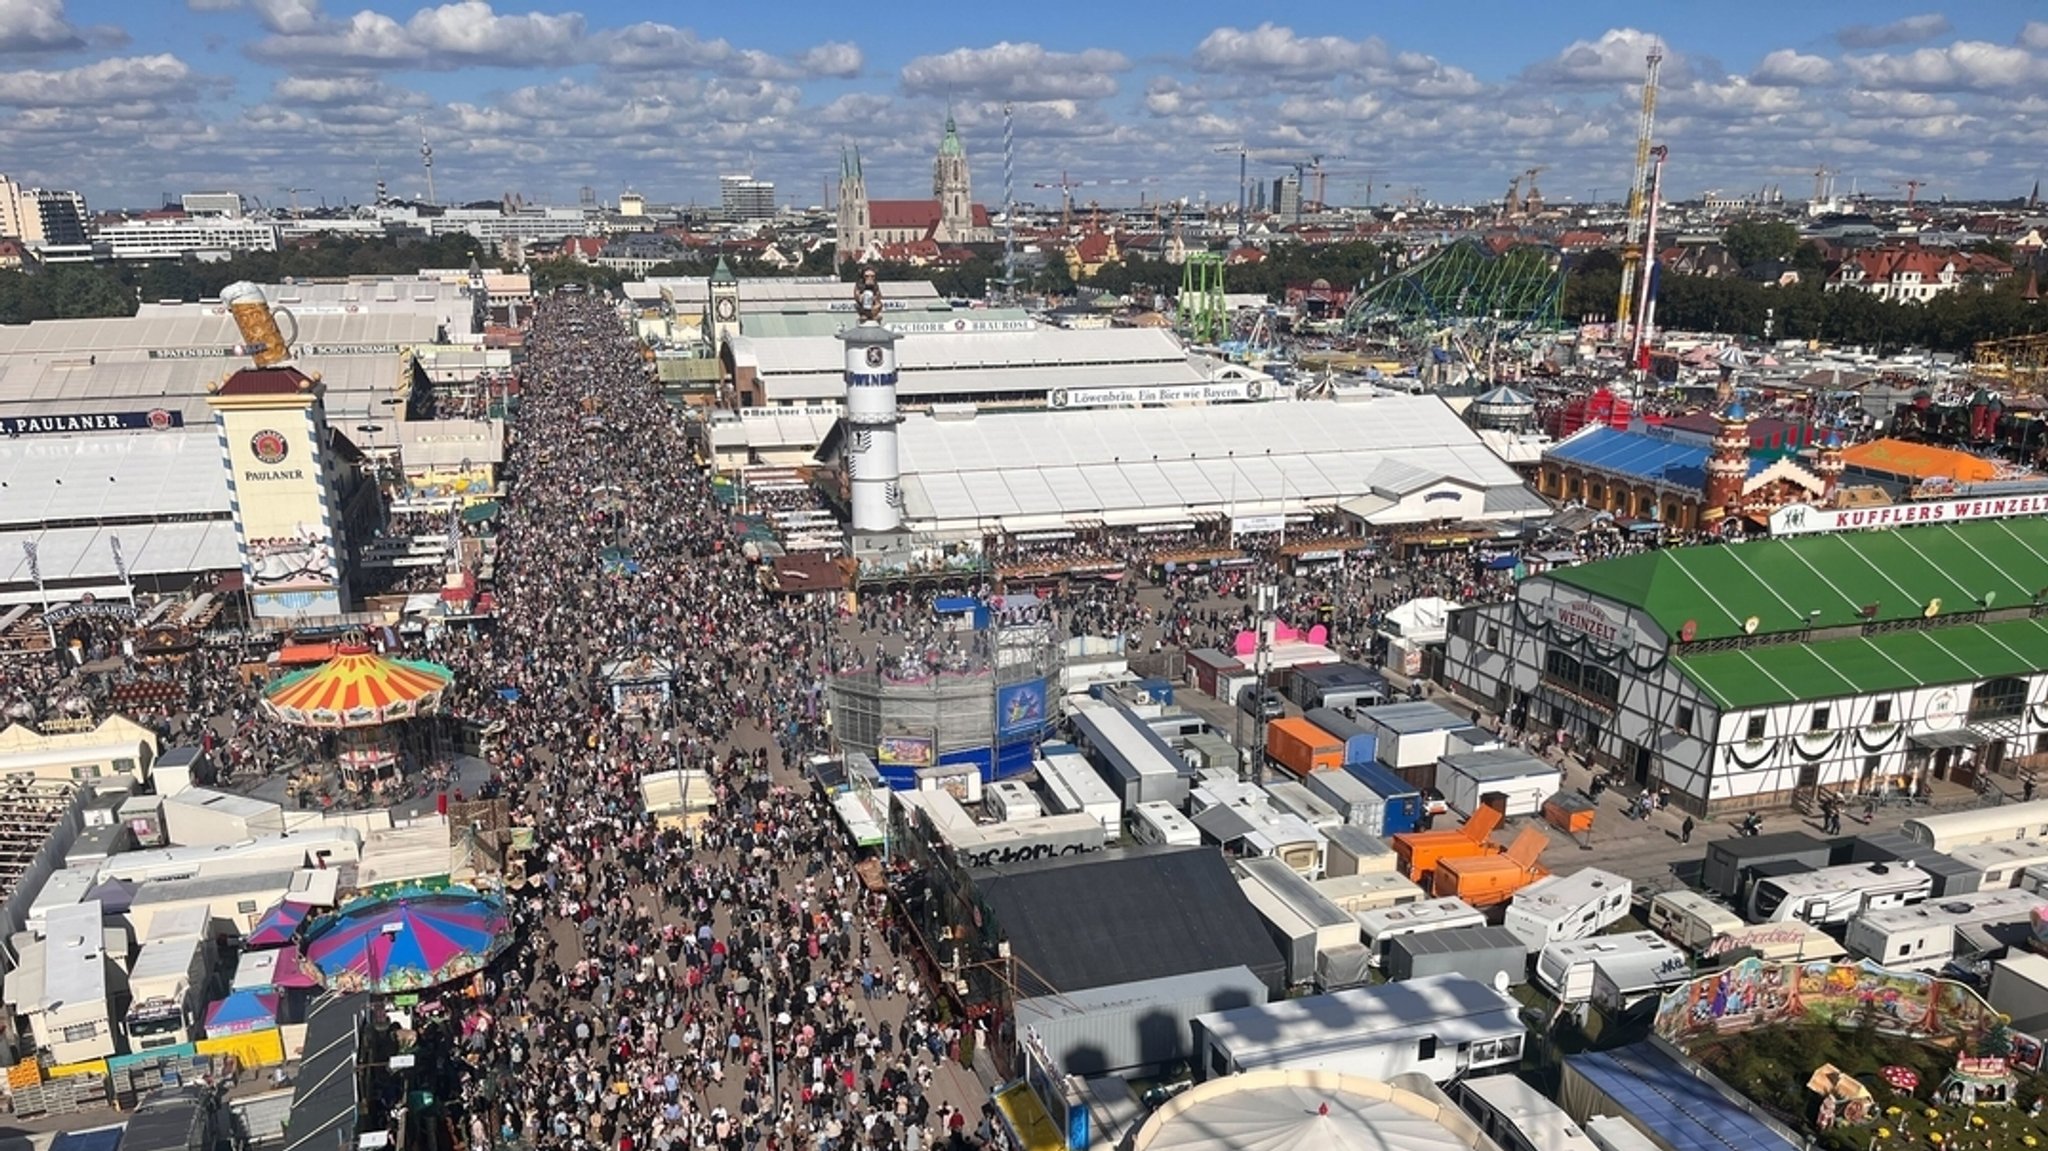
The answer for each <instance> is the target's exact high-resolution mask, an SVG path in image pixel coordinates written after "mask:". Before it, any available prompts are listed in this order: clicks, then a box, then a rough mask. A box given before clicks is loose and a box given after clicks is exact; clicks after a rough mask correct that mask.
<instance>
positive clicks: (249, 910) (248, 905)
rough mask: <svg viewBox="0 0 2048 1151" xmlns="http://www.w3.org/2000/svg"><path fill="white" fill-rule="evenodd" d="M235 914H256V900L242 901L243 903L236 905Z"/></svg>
mask: <svg viewBox="0 0 2048 1151" xmlns="http://www.w3.org/2000/svg"><path fill="white" fill-rule="evenodd" d="M235 914H236V915H254V914H256V901H255V900H253V899H244V900H242V901H241V902H239V903H237V904H235Z"/></svg>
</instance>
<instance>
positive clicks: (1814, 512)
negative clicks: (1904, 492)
mask: <svg viewBox="0 0 2048 1151" xmlns="http://www.w3.org/2000/svg"><path fill="white" fill-rule="evenodd" d="M2039 515H2048V495H2031V496H2000V497H1997V498H1995V499H1972V500H1927V501H1924V502H1920V503H1910V504H1890V505H1887V506H1885V507H1877V508H1817V507H1814V506H1813V505H1811V504H1787V505H1785V506H1784V507H1782V508H1779V509H1778V510H1777V511H1774V512H1772V513H1771V534H1772V535H1774V536H1797V535H1812V534H1814V533H1816V532H1852V531H1862V530H1864V529H1866V528H1896V527H1907V526H1910V525H1914V524H1953V523H1962V522H1964V521H1966V520H1995V519H2005V518H2007V517H2009V516H2039Z"/></svg>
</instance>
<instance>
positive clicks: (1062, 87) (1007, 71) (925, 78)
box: [903, 40, 1131, 100]
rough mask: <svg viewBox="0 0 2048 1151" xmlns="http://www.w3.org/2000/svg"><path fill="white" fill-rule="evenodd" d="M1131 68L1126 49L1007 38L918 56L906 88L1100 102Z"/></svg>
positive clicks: (906, 73) (906, 75)
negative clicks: (1054, 48)
mask: <svg viewBox="0 0 2048 1151" xmlns="http://www.w3.org/2000/svg"><path fill="white" fill-rule="evenodd" d="M1130 67H1131V62H1130V60H1129V59H1127V58H1126V57H1125V56H1124V54H1123V53H1121V52H1112V51H1109V50H1107V49H1100V48H1091V49H1088V50H1087V51H1083V52H1049V51H1047V50H1046V49H1045V47H1044V46H1043V45H1040V44H1029V43H1026V44H1013V43H1010V42H1009V41H1007V40H1006V41H1004V42H1002V43H1000V44H996V45H993V46H992V47H988V48H955V49H954V50H952V51H951V52H944V53H941V54H939V55H936V56H919V57H918V58H917V59H915V60H912V61H911V62H910V63H908V64H905V65H904V66H903V88H904V90H905V91H907V92H910V93H913V94H916V95H925V96H959V97H962V98H980V99H991V100H1099V99H1102V98H1104V97H1107V96H1113V95H1115V94H1116V90H1117V84H1116V77H1117V75H1118V74H1119V73H1122V72H1126V71H1129V70H1130Z"/></svg>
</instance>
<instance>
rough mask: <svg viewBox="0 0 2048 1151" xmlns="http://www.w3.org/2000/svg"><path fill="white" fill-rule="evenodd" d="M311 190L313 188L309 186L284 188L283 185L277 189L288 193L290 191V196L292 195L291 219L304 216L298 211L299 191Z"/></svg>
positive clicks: (298, 218)
mask: <svg viewBox="0 0 2048 1151" xmlns="http://www.w3.org/2000/svg"><path fill="white" fill-rule="evenodd" d="M312 190H313V189H311V188H284V187H280V188H279V189H278V191H280V192H289V193H291V197H292V219H294V220H300V219H304V218H305V217H304V216H303V215H302V214H301V213H300V212H299V193H300V192H310V191H312Z"/></svg>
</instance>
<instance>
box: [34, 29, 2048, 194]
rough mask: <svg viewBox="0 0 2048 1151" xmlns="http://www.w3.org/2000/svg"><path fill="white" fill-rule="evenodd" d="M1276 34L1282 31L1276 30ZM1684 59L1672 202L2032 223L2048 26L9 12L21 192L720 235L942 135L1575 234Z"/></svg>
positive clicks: (995, 155)
mask: <svg viewBox="0 0 2048 1151" xmlns="http://www.w3.org/2000/svg"><path fill="white" fill-rule="evenodd" d="M1283 12H1285V13H1287V15H1285V16H1283V15H1281V13H1283ZM1653 42H1654V43H1660V44H1662V45H1663V46H1664V50H1665V52H1666V54H1667V57H1668V59H1667V62H1666V65H1665V75H1664V81H1665V82H1664V86H1663V96H1662V100H1661V102H1660V115H1659V132H1658V138H1659V140H1660V141H1661V142H1663V143H1666V144H1668V145H1669V146H1670V147H1671V149H1672V157H1671V162H1670V165H1669V167H1668V168H1667V181H1668V182H1669V186H1670V187H1671V188H1672V189H1673V190H1674V191H1675V192H1676V193H1678V194H1681V195H1690V194H1696V193H1698V192H1700V191H1703V190H1706V189H1721V190H1724V191H1738V190H1754V189H1756V188H1758V187H1760V186H1762V185H1766V184H1778V185H1781V186H1782V187H1783V188H1784V190H1785V191H1786V193H1787V194H1788V195H1792V196H1803V195H1805V194H1807V193H1808V192H1809V191H1810V190H1811V188H1812V184H1813V180H1812V176H1811V173H1812V171H1813V170H1814V169H1815V168H1816V167H1819V166H1825V167H1828V168H1830V169H1832V170H1834V171H1836V172H1838V173H1840V176H1839V177H1838V182H1839V184H1840V187H1841V188H1842V190H1845V191H1846V190H1847V189H1848V188H1849V187H1850V186H1851V185H1852V184H1853V185H1854V186H1856V187H1858V188H1861V189H1863V190H1866V191H1872V192H1878V193H1883V194H1890V193H1891V191H1892V187H1891V185H1892V183H1893V182H1894V181H1900V180H1905V179H1908V178H1912V179H1922V180H1927V181H1929V182H1930V185H1929V187H1928V188H1926V189H1923V191H1922V193H1921V194H1922V195H1926V196H1937V195H1941V194H1948V195H1952V196H1959V197H1961V196H1984V195H2000V196H2010V195H2016V194H2023V193H2024V192H2025V191H2026V189H2027V187H2028V186H2029V185H2030V184H2031V183H2032V181H2033V179H2034V178H2035V176H2036V175H2037V172H2036V169H2037V168H2038V167H2041V166H2043V164H2042V159H2041V157H2043V156H2048V8H2044V7H2043V6H2041V5H2038V4H2034V3H2031V2H2023V0H1977V2H1974V3H1971V4H1969V5H1955V6H1953V9H1952V10H1951V9H1945V8H1938V7H1930V6H1927V5H1919V4H1896V3H1882V2H1878V3H1859V4H1846V3H1834V2H1827V3H1820V2H1811V0H1795V2H1793V3H1783V2H1780V3H1776V4H1765V3H1755V2H1750V0H1723V2H1719V3H1711V4H1709V3H1658V2H1650V0H1641V2H1638V3H1635V4H1615V3H1535V2H1530V0H1523V2H1515V3H1506V2H1501V3H1495V2H1489V0H1464V2H1462V3H1441V2H1438V3H1415V2H1409V0H1394V2H1382V3H1375V4H1369V5H1368V4H1352V5H1321V6H1312V7H1311V6H1287V7H1285V8H1281V7H1279V6H1271V7H1267V6H1261V5H1255V4H1252V5H1248V4H1243V3H1238V4H1231V5H1225V4H1220V3H1206V2H1202V0H1178V2H1176V3H1174V4H1171V5H1157V4H1136V5H1132V4H1082V3H1072V2H1068V0H1053V2H1048V3H1034V4H1032V5H998V4H934V3H921V2H919V3H897V4H871V3H870V4H860V3H843V4H832V5H823V4H815V3H808V2H797V3H788V2H785V3H779V4H762V3H754V4H717V3H697V4H677V3H648V2H636V0H611V2H606V3H602V4H600V3H595V2H586V3H583V4H581V5H578V4H575V3H572V2H569V0H563V2H560V3H548V4H533V3H515V2H511V0H505V2H495V3H487V2H486V0H458V2H451V3H446V4H439V5H422V4H390V3H371V4H367V5H366V4H361V3H351V2H348V0H128V2H116V0H68V2H67V0H0V105H4V106H5V108H4V115H0V170H4V171H6V172H7V173H8V174H9V175H12V176H14V177H15V178H17V179H21V180H24V181H25V182H34V183H40V184H44V185H48V186H59V187H77V188H80V189H82V190H83V191H85V192H86V194H87V197H88V199H89V200H91V201H92V202H93V203H94V204H95V205H97V206H120V205H127V206H143V205H148V204H152V203H154V202H155V201H157V200H158V199H159V197H160V196H161V195H162V193H164V192H167V191H168V192H177V191H183V190H189V189H194V188H202V187H228V188H233V189H236V190H240V191H243V192H245V193H250V194H254V195H257V196H260V197H263V198H264V199H265V200H269V199H272V198H274V197H277V196H279V195H280V194H279V193H278V192H277V189H278V188H280V187H283V186H286V185H297V186H300V187H306V188H312V189H314V191H313V192H312V193H310V194H309V195H308V196H307V197H306V198H308V199H317V198H319V197H322V196H324V197H326V198H327V199H329V200H334V201H338V200H341V199H343V198H348V199H353V200H358V201H360V200H364V199H367V198H368V197H369V196H370V194H371V185H372V182H373V180H374V178H375V173H376V172H377V171H378V170H380V169H381V170H382V172H383V173H384V175H385V177H386V178H387V179H388V180H389V181H390V183H391V187H392V190H393V192H394V193H397V194H401V195H414V194H418V193H419V192H420V191H421V190H422V186H423V181H422V179H421V177H420V169H419V163H418V156H417V146H418V138H419V132H420V130H421V126H422V125H424V126H425V129H426V131H427V133H428V134H429V136H430V137H431V138H432V139H433V143H434V148H435V183H436V186H437V190H438V191H439V192H440V194H441V198H442V199H444V200H448V199H458V198H461V199H467V198H485V197H496V196H498V195H500V194H501V193H503V192H506V191H515V190H516V191H519V192H521V193H523V194H524V195H525V196H526V197H527V198H528V199H529V200H560V201H571V200H573V199H574V198H575V196H576V192H577V189H578V188H579V187H581V186H584V185H588V186H590V187H592V188H593V189H595V190H596V191H597V193H598V194H599V196H600V197H603V198H605V199H611V198H614V197H615V196H616V195H617V193H618V192H619V191H620V190H622V189H625V188H632V189H635V190H637V191H640V192H642V193H644V194H645V195H647V196H648V197H649V198H651V199H653V200H656V201H658V202H691V201H698V202H702V201H706V200H709V199H711V198H713V197H715V195H716V185H717V176H718V174H719V173H721V172H730V171H742V170H752V171H754V172H755V173H756V174H758V175H760V176H762V177H765V178H768V179H772V180H775V181H776V182H777V184H778V188H779V198H780V199H782V200H783V201H785V202H792V203H804V204H810V203H818V202H820V201H821V199H822V198H823V196H824V194H825V193H824V191H823V188H822V184H823V182H824V181H825V180H827V179H828V178H830V177H832V176H833V175H834V174H835V173H836V171H837V160H838V151H839V149H840V147H841V146H842V145H844V144H848V143H851V144H857V145H858V146H859V147H860V148H861V150H862V153H863V156H864V157H865V158H866V170H867V173H868V178H869V183H870V187H871V191H872V192H873V193H874V194H877V195H891V194H894V195H910V194H918V193H920V192H921V191H925V190H928V188H929V181H930V156H931V151H932V148H933V145H934V144H935V142H936V132H937V126H938V122H939V121H940V120H941V119H942V118H943V116H944V115H945V112H946V109H947V107H948V106H949V104H950V106H951V107H952V108H953V109H954V111H955V112H956V114H957V115H958V117H959V119H960V122H961V125H962V128H963V131H964V132H965V134H966V136H967V139H968V144H969V150H970V154H971V156H972V158H973V160H974V173H975V182H976V192H977V197H978V198H979V199H982V200H984V201H988V202H999V201H1000V199H1001V195H1002V193H1001V159H1000V155H999V147H1000V136H1001V109H1002V106H1003V104H1004V103H1006V102H1007V103H1009V104H1011V105H1012V106H1013V108H1014V115H1015V118H1016V156H1017V182H1018V185H1019V186H1018V189H1017V193H1018V196H1019V198H1020V199H1033V198H1036V199H1039V200H1042V201H1045V202H1053V201H1056V200H1057V199H1058V195H1059V193H1058V191H1057V190H1056V189H1042V188H1033V187H1032V185H1033V184H1034V183H1052V182H1056V181H1058V180H1059V179H1060V178H1061V173H1062V172H1065V173H1067V174H1068V175H1069V176H1070V177H1071V178H1073V179H1076V180H1108V179H1126V180H1134V181H1138V183H1134V184H1125V185H1118V186H1092V187H1089V188H1087V189H1086V190H1081V191H1077V193H1076V197H1077V199H1088V198H1100V199H1101V200H1103V201H1104V202H1106V203H1130V202H1133V201H1134V200H1135V199H1136V198H1137V197H1138V195H1139V194H1140V192H1141V191H1142V192H1143V194H1145V195H1146V196H1147V197H1148V198H1152V199H1158V198H1174V197H1183V196H1184V197H1188V198H1190V199H1200V198H1202V197H1204V196H1206V197H1209V198H1213V199H1224V200H1227V199H1234V198H1235V196H1236V183H1237V170H1236V169H1237V161H1236V157H1235V155H1234V153H1232V152H1231V149H1232V148H1233V147H1234V146H1235V145H1237V144H1238V143H1239V142H1243V143H1245V144H1247V145H1249V146H1250V147H1251V148H1253V149H1254V150H1255V159H1254V161H1253V165H1252V167H1253V169H1254V175H1255V176H1258V177H1262V178H1268V179H1270V178H1271V177H1272V176H1275V175H1278V174H1279V173H1280V172H1281V171H1283V170H1284V166H1285V163H1286V161H1287V160H1288V159H1290V158H1305V157H1307V156H1308V155H1311V154H1322V155H1324V156H1326V157H1340V156H1341V157H1343V159H1341V160H1338V159H1331V160H1328V161H1326V166H1327V168H1328V171H1329V175H1328V181H1329V185H1328V196H1329V198H1330V199H1331V200H1333V201H1337V202H1356V201H1359V200H1362V199H1363V198H1364V196H1365V192H1366V188H1367V182H1368V181H1371V186H1372V189H1373V193H1374V198H1375V199H1376V200H1377V199H1382V198H1384V197H1385V196H1386V195H1387V194H1388V193H1387V192H1386V191H1385V190H1386V189H1389V188H1391V189H1392V194H1395V195H1405V194H1407V193H1408V192H1409V191H1410V190H1411V189H1414V188H1418V187H1419V188H1421V189H1423V193H1424V194H1425V195H1426V196H1428V197H1429V198H1432V199H1463V200H1472V199H1484V198H1494V197H1498V196H1499V195H1501V193H1502V191H1503V190H1504V188H1505V186H1506V182H1507V180H1508V178H1509V176H1510V175H1511V174H1512V173H1515V172H1519V171H1521V170H1523V169H1525V168H1528V167H1531V166H1535V165H1542V166H1543V167H1544V173H1543V176H1542V183H1543V187H1544V189H1545V191H1546V193H1547V194H1548V195H1550V196H1551V198H1553V199H1559V198H1566V197H1570V198H1583V197H1586V196H1590V195H1593V194H1595V193H1596V192H1597V193H1598V194H1599V195H1600V196H1601V197H1602V198H1612V197H1613V196H1614V195H1615V194H1616V189H1618V188H1619V186H1620V183H1621V181H1622V180H1623V178H1624V174H1625V172H1626V171H1627V169H1628V167H1629V164H1630V162H1631V160H1632V158H1633V151H1634V148H1633V140H1634V135H1635V106H1636V102H1637V99H1638V95H1639V89H1638V87H1637V84H1638V82H1639V78H1640V75H1641V70H1642V57H1643V52H1644V49H1645V48H1646V47H1647V46H1648V45H1649V44H1651V43H1653Z"/></svg>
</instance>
